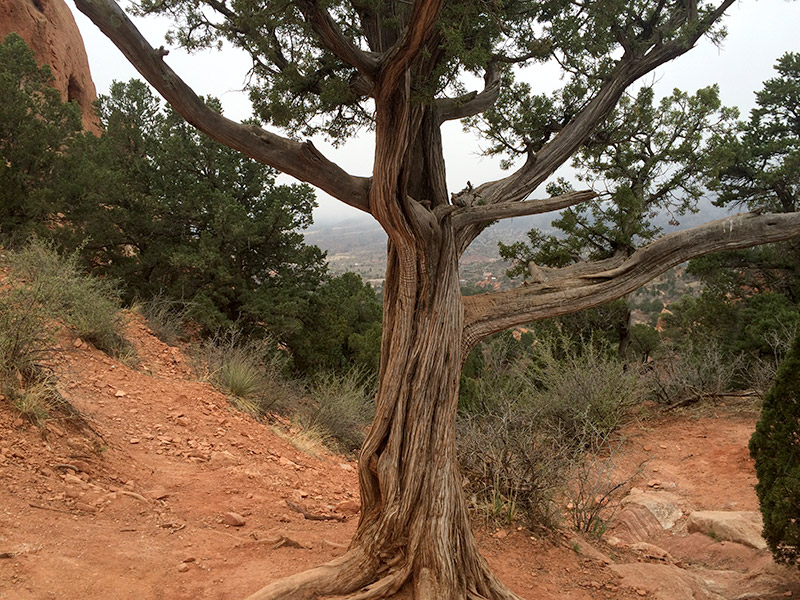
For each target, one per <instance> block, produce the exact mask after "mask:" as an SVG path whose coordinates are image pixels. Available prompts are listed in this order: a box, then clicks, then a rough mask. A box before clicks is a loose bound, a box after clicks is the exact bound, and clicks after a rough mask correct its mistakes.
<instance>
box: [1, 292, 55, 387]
mask: <svg viewBox="0 0 800 600" xmlns="http://www.w3.org/2000/svg"><path fill="white" fill-rule="evenodd" d="M12 277H13V276H12ZM4 288H5V289H4V290H3V291H2V295H0V381H2V388H3V393H4V394H5V395H8V394H9V393H10V392H11V390H12V389H13V388H17V387H21V386H23V385H24V384H25V383H26V382H30V381H36V380H37V379H39V378H40V377H41V367H40V362H41V361H42V360H44V359H45V358H47V357H48V356H49V355H50V354H51V352H52V348H53V344H54V342H53V334H54V331H53V328H54V325H53V323H52V322H49V321H48V314H47V309H46V306H47V305H48V304H49V297H48V294H47V292H46V291H45V290H42V289H41V288H40V287H38V286H36V285H25V284H24V283H21V282H19V281H18V280H16V279H13V278H12V279H11V281H10V282H6V284H5V285H4Z"/></svg>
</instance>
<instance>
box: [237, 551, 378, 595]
mask: <svg viewBox="0 0 800 600" xmlns="http://www.w3.org/2000/svg"><path fill="white" fill-rule="evenodd" d="M376 567H377V565H376V564H375V561H374V560H372V559H370V558H369V557H368V556H366V555H365V554H364V552H363V551H361V550H360V549H354V550H350V551H349V552H347V553H346V554H344V555H342V556H340V557H339V558H336V559H334V560H332V561H330V562H329V563H325V564H324V565H320V566H319V567H315V568H313V569H309V570H308V571H303V572H302V573H297V574H296V575H290V576H289V577H284V578H283V579H279V580H278V581H275V582H273V583H271V584H269V585H268V586H266V587H263V588H261V589H260V590H258V591H257V592H256V593H255V594H253V595H251V596H249V597H248V598H247V600H307V599H311V598H316V597H317V596H321V595H330V596H341V595H345V594H350V593H351V592H355V591H356V590H359V589H360V588H362V587H364V586H365V585H368V584H370V583H371V582H373V581H374V579H375V574H376V571H377V568H376Z"/></svg>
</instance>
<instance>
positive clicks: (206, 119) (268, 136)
mask: <svg viewBox="0 0 800 600" xmlns="http://www.w3.org/2000/svg"><path fill="white" fill-rule="evenodd" d="M75 5H76V6H77V7H78V9H79V10H80V11H81V12H82V13H84V14H85V15H86V16H87V17H89V19H91V20H92V22H93V23H94V24H95V25H97V27H99V28H100V30H101V31H102V32H103V33H104V34H105V35H106V36H107V37H108V38H109V39H110V40H111V41H112V42H114V44H115V45H116V46H117V48H119V49H120V51H121V52H122V53H123V54H124V55H125V57H126V58H127V59H128V60H129V61H130V62H131V64H133V66H134V67H136V70H138V71H139V73H141V74H142V76H143V77H144V78H145V79H146V80H147V81H149V82H150V84H151V85H152V86H153V87H154V88H156V90H158V91H159V93H160V94H161V95H162V96H164V98H165V99H166V100H167V102H169V103H170V104H171V105H172V107H173V108H174V109H175V110H176V111H177V112H178V114H180V115H181V116H182V117H183V118H184V119H186V121H187V122H189V123H190V124H192V125H193V126H194V127H196V128H197V129H199V130H200V131H202V132H203V133H205V134H207V135H209V136H210V137H212V138H214V139H215V140H217V141H219V142H220V143H222V144H225V145H227V146H230V147H231V148H234V149H236V150H238V151H240V152H242V153H243V154H246V155H247V156H249V157H251V158H253V159H255V160H257V161H259V162H262V163H264V164H266V165H269V166H271V167H275V168H276V169H278V170H279V171H282V172H284V173H287V174H288V175H291V176H293V177H296V178H297V179H300V180H301V181H306V182H308V183H310V184H312V185H314V186H316V187H318V188H320V189H322V190H324V191H326V192H327V193H329V194H330V195H331V196H333V197H334V198H337V199H339V200H341V201H342V202H344V203H345V204H349V205H350V206H353V207H355V208H358V209H360V210H363V211H365V212H369V202H368V197H369V188H370V182H371V180H370V179H369V178H367V177H355V176H353V175H350V174H349V173H347V172H345V171H344V170H343V169H342V168H341V167H339V166H338V165H336V164H334V163H333V162H331V161H330V160H328V159H327V158H325V157H324V156H323V155H322V154H321V153H320V152H319V150H317V149H316V148H315V147H314V145H313V144H312V143H311V142H305V143H301V142H297V141H294V140H290V139H287V138H284V137H281V136H279V135H276V134H274V133H270V132H269V131H266V130H264V129H262V128H260V127H257V126H255V125H244V124H242V123H237V122H235V121H231V120H230V119H226V118H225V117H223V116H222V115H221V114H219V113H217V112H215V111H214V110H212V109H211V108H209V107H208V106H207V105H206V104H205V103H204V102H203V101H202V100H201V99H200V98H199V97H198V96H197V94H195V93H194V91H193V90H192V89H191V88H190V87H189V86H188V85H186V83H185V82H184V81H183V80H182V79H181V78H180V77H178V75H177V74H176V73H175V72H174V71H173V70H172V69H171V68H169V67H168V66H167V65H166V64H165V63H164V61H163V56H164V54H165V52H164V50H163V48H162V49H159V50H155V49H153V47H152V46H150V45H149V44H148V43H147V41H146V40H145V39H144V37H142V35H141V33H139V31H138V29H136V26H135V25H134V24H133V23H132V22H131V20H130V19H129V18H128V16H127V15H126V14H125V12H124V11H123V10H122V9H121V8H120V7H119V6H118V5H117V4H116V2H114V1H113V0H77V1H76V2H75Z"/></svg>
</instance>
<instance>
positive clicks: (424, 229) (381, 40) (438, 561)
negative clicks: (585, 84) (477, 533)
mask: <svg viewBox="0 0 800 600" xmlns="http://www.w3.org/2000/svg"><path fill="white" fill-rule="evenodd" d="M719 2H720V4H718V5H717V6H716V8H714V7H709V8H707V9H706V10H703V11H700V12H698V10H697V6H696V2H695V1H694V0H689V2H688V5H687V4H686V3H682V2H675V3H665V2H657V3H654V6H655V9H654V10H656V12H657V13H659V14H660V13H661V11H664V12H669V14H668V15H662V16H663V17H664V18H667V17H668V22H667V25H665V27H668V28H669V29H670V32H671V33H672V34H673V35H669V36H662V35H661V33H662V32H661V31H659V30H658V29H657V28H656V29H655V30H653V31H650V32H649V33H646V34H645V33H642V35H643V36H645V37H644V38H641V39H640V38H639V37H637V39H636V40H634V41H635V42H636V43H632V42H631V40H629V39H627V38H626V37H625V34H624V32H622V31H620V32H618V37H619V44H620V47H621V49H622V50H624V54H623V56H622V57H621V58H619V59H618V60H617V62H616V65H615V67H614V68H613V69H612V70H611V71H610V73H609V75H608V77H606V78H605V79H604V80H603V83H602V85H600V87H599V89H598V90H597V92H596V93H595V94H594V96H593V97H591V98H587V101H586V105H585V106H584V108H583V109H582V110H581V111H579V112H578V113H577V114H576V115H575V116H574V118H573V119H572V120H571V121H570V122H569V123H567V124H566V125H565V126H564V127H563V128H562V129H561V131H560V133H559V134H558V135H557V136H556V137H554V138H553V139H552V140H550V141H549V142H548V143H546V144H544V145H543V146H542V147H541V148H540V149H538V151H536V152H533V151H531V152H530V153H529V156H528V157H527V160H526V162H525V164H524V165H523V166H522V167H521V168H519V169H518V170H517V171H516V172H514V173H512V174H511V175H509V176H508V177H506V178H504V179H501V180H498V181H494V182H489V183H485V184H483V185H479V186H477V187H475V188H472V187H471V186H470V187H469V188H468V189H467V190H465V191H464V192H462V193H461V194H458V195H457V196H456V197H455V198H454V199H451V197H450V195H449V193H448V191H447V186H446V183H445V163H444V155H443V151H442V140H441V129H440V128H441V125H442V123H444V122H445V121H447V120H450V119H455V118H460V117H463V116H467V115H476V114H480V112H481V111H484V110H486V109H487V108H488V107H490V106H492V105H493V104H494V102H495V101H496V100H497V98H498V96H499V93H500V85H501V78H500V73H499V71H497V70H496V66H497V65H495V64H493V61H495V60H500V59H498V58H497V57H496V56H493V57H490V58H488V59H487V60H488V61H489V64H486V65H485V77H484V83H485V89H484V90H483V91H482V92H473V93H469V94H465V95H463V96H460V97H458V98H432V99H429V100H432V101H420V100H419V99H418V98H419V96H420V93H419V90H418V89H417V88H425V87H426V85H429V84H431V83H434V84H435V83H437V81H433V82H432V79H434V78H435V77H438V75H437V73H438V74H441V69H442V67H443V62H444V61H447V60H448V57H447V56H444V55H443V54H444V51H443V50H442V48H443V47H444V46H445V45H444V44H443V43H442V39H441V37H440V36H441V35H442V32H441V30H440V28H439V27H437V22H438V20H439V19H440V15H441V12H442V7H443V2H442V0H413V2H411V1H408V0H402V1H399V0H398V1H392V0H387V1H386V2H381V3H378V4H375V3H373V2H366V1H364V0H353V1H352V4H351V7H352V9H353V11H354V12H355V14H357V15H358V19H359V20H360V24H361V30H362V31H361V33H363V39H365V40H366V43H367V44H368V45H369V48H370V51H367V50H363V49H361V48H360V47H359V43H361V42H360V41H359V38H357V37H355V38H352V39H351V38H349V37H348V36H347V35H346V34H345V30H346V29H347V28H344V27H343V26H340V24H341V23H342V21H341V20H337V19H338V17H337V18H334V17H336V16H337V15H336V13H335V12H328V9H329V8H330V10H331V11H334V10H335V8H334V7H333V5H329V4H327V3H322V2H320V1H319V0H294V6H295V7H296V8H299V9H300V11H301V12H302V15H303V17H302V19H301V22H300V25H301V26H302V27H306V28H307V30H308V31H307V33H308V35H309V36H310V39H311V41H312V42H316V43H318V44H319V45H320V47H321V48H323V49H324V50H326V51H327V52H328V53H330V54H332V55H333V57H334V58H336V59H338V60H340V61H342V63H343V64H344V65H345V66H347V68H348V69H354V70H355V71H353V77H354V81H355V82H356V83H357V84H358V86H357V87H358V88H359V90H361V91H360V92H359V93H362V92H363V94H369V95H370V96H371V97H372V98H373V99H374V101H375V110H374V115H375V138H376V140H375V160H374V171H373V177H372V178H365V177H354V176H352V175H350V174H348V173H346V172H345V171H344V170H342V169H341V168H340V167H338V166H337V165H335V164H334V163H332V162H331V161H330V160H328V159H327V158H325V157H324V156H323V155H322V154H321V153H320V152H319V151H318V150H317V149H316V148H315V147H314V146H313V145H312V144H311V143H310V142H306V143H300V142H296V141H293V140H289V139H287V138H284V137H281V136H278V135H275V134H273V133H270V132H267V131H265V130H263V129H261V128H259V127H254V126H250V125H242V124H238V123H234V122H232V121H229V120H228V119H225V118H224V117H222V116H221V115H219V114H217V113H215V112H214V111H212V110H211V109H209V108H208V107H207V106H206V105H205V104H204V103H203V102H202V101H201V100H200V99H199V98H198V97H197V95H196V94H195V93H194V92H193V91H192V90H191V89H190V88H189V87H188V86H187V85H186V84H185V83H184V82H183V81H181V80H180V79H179V78H178V76H177V75H176V74H175V73H174V72H173V71H172V70H171V69H170V68H169V67H168V66H166V64H165V63H164V61H163V56H164V54H165V53H164V52H163V51H158V50H154V49H153V48H152V47H151V46H149V45H148V44H147V42H146V41H145V40H144V39H143V38H142V36H141V35H140V34H139V32H138V31H137V30H136V28H135V27H134V26H133V24H132V23H131V22H130V20H129V19H128V18H127V16H126V15H125V14H124V13H123V12H122V10H120V8H119V7H118V6H117V5H116V4H115V3H114V2H113V0H76V4H77V6H78V8H79V9H80V10H81V11H82V12H84V13H85V14H87V15H88V16H89V18H90V19H92V21H94V22H95V24H97V25H98V27H100V29H101V30H102V31H103V32H104V33H105V34H106V35H107V36H108V37H109V38H111V39H112V41H113V42H114V43H115V44H116V45H117V46H118V47H119V48H120V50H122V52H123V54H124V55H125V56H126V57H127V58H128V59H129V60H130V61H131V62H132V63H133V64H134V66H136V68H137V69H138V70H139V72H140V73H141V74H142V75H143V76H144V77H145V78H146V79H147V80H148V81H149V82H150V83H151V84H152V85H153V86H154V87H155V88H156V89H157V90H158V91H159V92H160V93H161V94H162V95H163V96H164V97H165V98H166V99H167V101H168V102H169V103H170V104H172V106H173V107H174V108H175V110H176V111H177V112H178V113H179V114H181V115H182V116H183V117H184V118H185V119H186V120H187V121H189V122H190V123H192V124H193V125H195V126H196V127H197V128H198V129H200V130H201V131H203V132H205V133H207V134H208V135H210V136H211V137H213V138H215V139H217V140H218V141H220V142H222V143H224V144H227V145H229V146H231V147H232V148H235V149H237V150H240V151H241V152H243V153H245V154H247V155H248V156H251V157H253V158H255V159H256V160H259V161H261V162H263V163H265V164H268V165H271V166H273V167H275V168H277V169H280V170H281V171H283V172H285V173H288V174H290V175H293V176H294V177H297V178H298V179H301V180H303V181H307V182H309V183H311V184H313V185H316V186H317V187H319V188H321V189H323V190H325V191H326V192H328V193H329V194H331V195H333V196H334V197H336V198H338V199H339V200H341V201H342V202H345V203H347V204H349V205H351V206H354V207H356V208H359V209H361V210H363V211H366V212H369V213H371V214H372V215H373V216H374V217H375V218H376V219H377V220H378V222H379V223H380V224H381V226H382V227H383V228H384V230H385V231H386V233H387V234H388V237H389V243H388V259H387V268H386V279H385V287H384V315H383V338H382V341H381V365H380V383H379V387H378V392H377V395H376V399H375V406H376V410H375V420H374V421H373V424H372V427H371V429H370V432H369V434H368V435H367V438H366V441H365V443H364V447H363V448H362V450H361V454H360V460H359V469H358V475H359V484H360V491H361V505H362V510H361V516H360V520H359V524H358V529H357V531H356V534H355V537H354V538H353V541H352V543H351V545H350V547H349V549H348V551H347V552H346V553H345V554H344V556H341V557H339V558H337V559H336V560H333V561H331V562H329V563H327V564H325V565H322V566H319V567H316V568H314V569H311V570H309V571H305V572H302V573H299V574H296V575H292V576H290V577H287V578H285V579H281V580H279V581H276V582H274V583H272V584H270V585H268V586H266V587H265V588H263V589H261V590H260V591H258V592H256V593H255V594H253V595H252V596H251V597H250V598H251V600H290V599H301V598H315V597H317V596H320V595H325V596H337V597H344V598H347V599H348V600H371V599H376V600H377V599H383V598H389V597H391V596H393V595H394V594H395V593H396V592H398V591H399V590H400V589H401V588H406V589H409V590H411V591H413V594H414V598H415V599H416V600H465V599H468V600H518V599H517V597H516V596H515V595H514V594H513V593H512V592H510V591H509V590H508V589H507V588H506V587H505V586H503V584H502V583H501V582H500V581H499V580H498V579H497V578H496V577H495V576H494V575H493V574H492V573H491V571H490V569H489V567H488V566H487V564H486V561H485V560H484V559H483V558H482V557H481V555H480V553H479V552H478V549H477V544H476V542H475V538H474V536H473V534H472V532H471V530H470V524H469V518H468V514H467V506H466V502H465V499H464V495H463V491H462V488H461V476H460V474H459V469H458V465H457V462H456V445H455V424H456V410H457V406H458V386H459V379H460V373H461V364H462V362H463V359H464V358H465V357H466V355H467V352H468V351H469V350H470V349H471V348H472V347H473V346H474V345H475V344H476V343H477V342H478V341H480V340H481V339H482V338H484V337H486V336H487V335H489V334H491V333H494V332H496V331H500V330H502V329H505V328H508V327H512V326H515V325H521V324H524V323H527V322H530V321H532V320H536V319H542V318H545V317H550V316H555V315H560V314H565V313H569V312H574V311H577V310H581V309H584V308H589V307H592V306H596V305H598V304H601V303H604V302H607V301H609V300H612V299H614V298H618V297H620V296H622V295H624V294H626V293H628V292H630V291H632V290H634V289H636V288H637V287H639V286H641V285H642V284H644V283H645V282H647V281H648V280H650V279H652V278H653V277H655V276H656V275H658V274H659V273H661V272H663V271H665V270H667V269H668V268H670V267H672V266H674V265H677V264H679V263H681V262H683V261H685V260H688V259H689V258H692V257H695V256H699V255H702V254H705V253H707V252H712V251H715V250H723V249H732V248H742V247H746V246H752V245H757V244H761V243H767V242H773V241H778V240H783V239H787V238H789V237H793V236H798V235H800V213H793V214H784V215H760V216H758V215H751V214H746V215H737V216H735V217H730V218H728V219H723V220H720V221H715V222H713V223H709V224H707V225H703V226H701V227H697V228H694V229H690V230H687V231H682V232H679V233H673V234H671V235H668V236H664V237H663V238H661V239H660V240H658V241H656V242H653V243H651V244H650V245H648V246H646V247H644V248H641V249H639V250H638V251H636V252H634V253H633V254H632V255H630V256H628V257H624V256H620V257H615V258H611V259H608V260H604V261H596V262H583V263H578V264H576V265H572V266H570V267H566V268H563V269H546V270H544V269H543V270H542V271H543V273H544V274H545V275H546V277H544V276H540V277H539V281H538V282H537V283H535V284H534V285H527V286H523V287H521V288H519V289H517V290H512V291H510V292H501V293H496V294H486V295H483V296H472V297H468V298H461V293H460V289H459V272H458V259H459V257H460V255H461V254H462V253H463V251H464V250H465V249H466V248H467V246H469V244H470V243H471V242H472V241H473V240H474V239H475V237H476V236H477V235H478V234H479V233H480V232H481V231H482V230H483V229H484V228H485V227H486V226H487V224H488V223H489V222H491V221H493V220H496V219H504V218H509V217H513V216H519V215H530V214H537V213H543V212H548V211H553V210H558V209H561V208H565V207H568V206H573V205H576V204H579V203H581V202H586V201H588V200H590V199H592V198H593V197H594V194H593V193H592V192H591V191H581V192H571V193H568V194H563V195H561V196H558V197H554V198H549V199H544V200H528V199H527V198H528V196H529V195H530V194H531V193H532V192H533V191H534V189H536V188H537V187H538V186H539V185H540V184H541V183H542V182H544V180H545V179H546V178H547V177H549V176H550V175H551V174H552V173H553V172H554V171H555V170H556V169H557V168H558V167H559V166H561V165H562V164H563V163H565V162H566V161H568V160H569V158H570V157H571V156H572V154H573V153H574V152H575V151H576V150H577V149H578V148H579V147H580V146H581V145H582V144H584V143H585V142H586V141H587V140H588V139H589V136H590V135H591V134H592V132H593V130H594V129H595V128H596V127H597V126H598V124H599V123H601V122H602V121H603V120H604V119H605V118H606V117H607V116H608V114H609V113H610V111H612V110H613V108H614V107H615V105H616V104H617V102H618V101H619V98H620V97H621V95H622V94H623V93H624V92H625V90H626V88H627V87H628V86H629V85H630V84H631V83H632V82H633V81H635V80H636V79H637V78H640V77H642V76H643V75H645V74H647V73H649V72H650V71H652V70H653V69H655V68H656V67H658V66H660V65H662V64H664V63H665V62H667V61H669V60H671V59H673V58H676V57H677V56H680V55H681V54H683V53H685V52H686V51H687V50H689V49H690V48H691V47H692V46H693V45H694V43H695V42H696V41H697V40H698V39H699V38H700V36H702V35H704V34H705V33H707V32H708V31H709V29H710V28H711V27H712V25H713V24H714V23H715V22H716V21H717V19H718V18H719V17H720V16H721V15H722V13H723V12H724V11H725V9H726V8H727V7H728V6H730V5H731V4H732V3H733V0H719ZM214 4H215V5H217V6H222V7H223V9H224V11H233V8H230V7H229V6H228V5H227V4H225V3H224V2H222V3H220V2H217V1H216V0H215V1H214ZM266 4H267V6H266V7H265V9H266V8H267V7H268V5H269V3H266ZM491 4H494V3H491ZM290 8H291V6H290ZM381 10H385V11H386V12H385V13H383V12H381ZM223 16H226V18H227V17H228V15H225V14H224V13H223ZM233 16H234V17H235V16H236V15H235V14H233ZM657 16H658V15H657ZM659 18H660V17H659ZM271 34H272V36H273V38H275V39H277V34H276V33H275V31H274V30H272V31H271ZM637 35H638V34H637ZM665 40H666V41H665ZM267 58H268V57H267ZM279 58H282V59H283V57H279ZM283 60H285V59H283ZM354 81H351V82H350V84H351V87H352V86H353V83H354ZM434 87H435V85H434ZM423 95H424V94H423Z"/></svg>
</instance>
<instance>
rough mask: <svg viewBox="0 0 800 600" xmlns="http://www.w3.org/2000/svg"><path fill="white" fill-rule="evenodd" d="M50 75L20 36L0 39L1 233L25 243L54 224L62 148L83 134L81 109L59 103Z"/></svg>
mask: <svg viewBox="0 0 800 600" xmlns="http://www.w3.org/2000/svg"><path fill="white" fill-rule="evenodd" d="M52 79H53V76H52V74H51V72H50V69H49V68H48V67H46V66H42V67H39V66H38V65H37V64H36V59H35V57H34V55H33V52H32V51H31V50H30V49H29V48H28V46H27V45H26V44H25V42H24V41H23V40H22V38H21V37H20V36H19V35H17V34H15V33H12V34H9V35H8V36H7V37H6V38H5V39H4V40H2V43H0V234H2V235H3V236H5V237H9V236H12V235H13V236H14V237H15V238H16V240H17V241H19V242H24V240H25V239H27V237H28V236H29V235H30V234H31V233H39V234H43V233H44V232H46V231H47V230H48V228H52V227H53V226H55V224H56V223H57V222H58V219H59V218H58V214H57V213H58V210H59V205H60V198H61V193H62V191H63V188H62V186H61V182H62V181H64V172H65V171H68V170H70V169H71V165H72V162H73V161H74V158H75V157H74V156H72V155H71V154H70V152H69V150H68V149H67V150H65V146H68V144H69V142H71V141H74V140H77V139H78V138H80V137H81V135H82V133H81V131H82V125H81V117H80V109H79V108H78V106H77V105H76V104H73V103H67V104H64V103H62V102H61V98H60V96H59V93H58V91H57V90H55V89H54V88H52V87H51V86H50V82H51V81H52Z"/></svg>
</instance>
